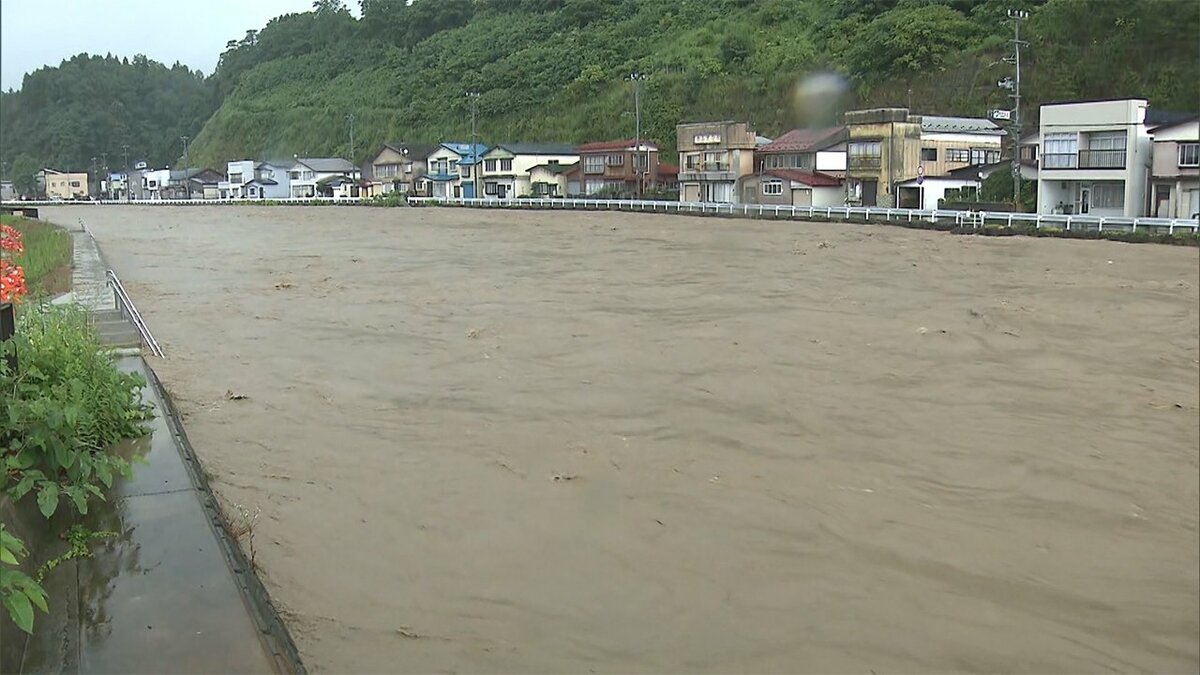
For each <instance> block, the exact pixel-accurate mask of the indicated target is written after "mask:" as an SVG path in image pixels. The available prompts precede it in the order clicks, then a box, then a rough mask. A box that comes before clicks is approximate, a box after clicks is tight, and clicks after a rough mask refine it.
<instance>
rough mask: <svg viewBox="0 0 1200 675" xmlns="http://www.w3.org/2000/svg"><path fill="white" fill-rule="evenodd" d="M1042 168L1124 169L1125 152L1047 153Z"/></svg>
mask: <svg viewBox="0 0 1200 675" xmlns="http://www.w3.org/2000/svg"><path fill="white" fill-rule="evenodd" d="M1042 168H1043V169H1046V170H1054V169H1124V168H1125V151H1124V150H1080V151H1079V152H1047V153H1045V154H1043V155H1042Z"/></svg>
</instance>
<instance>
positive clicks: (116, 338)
mask: <svg viewBox="0 0 1200 675" xmlns="http://www.w3.org/2000/svg"><path fill="white" fill-rule="evenodd" d="M92 323H93V325H94V326H95V327H96V337H97V338H99V340H100V344H102V345H104V346H106V347H114V348H137V347H141V346H142V336H141V335H139V334H138V332H137V329H136V328H134V327H133V324H132V323H130V322H129V320H128V319H126V318H125V317H124V316H122V315H121V312H119V311H117V310H115V309H105V310H99V311H96V312H92Z"/></svg>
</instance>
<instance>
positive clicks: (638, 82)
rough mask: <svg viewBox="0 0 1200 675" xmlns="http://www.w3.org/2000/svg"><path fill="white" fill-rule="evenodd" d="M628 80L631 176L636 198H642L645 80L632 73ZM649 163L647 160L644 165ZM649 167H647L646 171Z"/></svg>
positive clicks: (639, 75)
mask: <svg viewBox="0 0 1200 675" xmlns="http://www.w3.org/2000/svg"><path fill="white" fill-rule="evenodd" d="M629 79H630V80H632V81H633V117H634V123H633V124H634V131H633V134H634V136H633V175H634V177H635V178H637V196H638V199H641V198H642V189H643V187H644V186H643V183H644V178H643V173H642V167H641V164H642V159H643V156H642V81H643V80H645V79H646V75H645V74H644V73H639V72H637V71H634V72H632V73H630V74H629ZM649 163H650V162H649V161H648V160H647V161H646V164H647V165H648V164H649ZM649 168H650V167H649V166H647V167H646V169H649Z"/></svg>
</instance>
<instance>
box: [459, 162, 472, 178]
mask: <svg viewBox="0 0 1200 675" xmlns="http://www.w3.org/2000/svg"><path fill="white" fill-rule="evenodd" d="M459 168H460V169H461V170H462V177H463V178H470V177H471V165H470V164H463V165H461V166H460V167H459Z"/></svg>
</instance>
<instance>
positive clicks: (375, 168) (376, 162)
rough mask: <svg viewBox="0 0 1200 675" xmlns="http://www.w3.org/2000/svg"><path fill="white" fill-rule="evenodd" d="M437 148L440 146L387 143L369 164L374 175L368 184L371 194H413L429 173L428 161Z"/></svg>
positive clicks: (399, 142)
mask: <svg viewBox="0 0 1200 675" xmlns="http://www.w3.org/2000/svg"><path fill="white" fill-rule="evenodd" d="M436 149H437V146H435V145H430V144H426V143H421V144H415V143H405V142H403V141H392V142H390V143H384V144H383V146H382V147H380V148H379V150H378V151H376V152H375V154H374V156H373V157H372V159H371V162H370V167H371V170H370V174H371V175H370V179H369V180H368V181H367V189H368V192H369V194H370V195H371V196H376V195H385V194H388V193H391V192H401V193H409V192H414V191H415V183H416V181H417V179H419V178H420V177H422V176H424V175H426V174H427V173H428V170H427V168H426V164H425V159H426V158H427V157H428V156H429V155H430V153H432V152H433V151H434V150H436Z"/></svg>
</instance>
